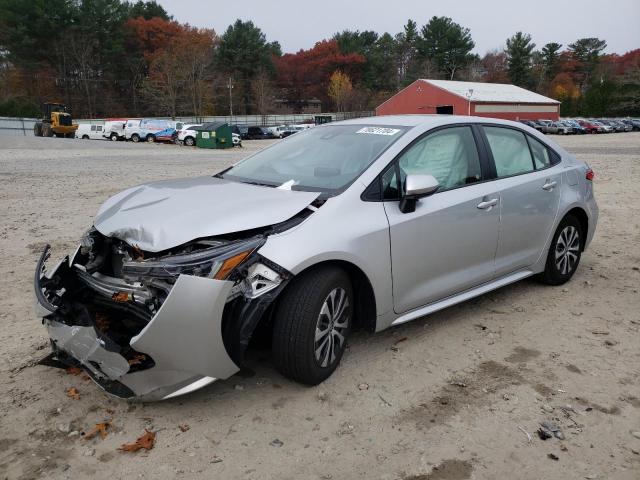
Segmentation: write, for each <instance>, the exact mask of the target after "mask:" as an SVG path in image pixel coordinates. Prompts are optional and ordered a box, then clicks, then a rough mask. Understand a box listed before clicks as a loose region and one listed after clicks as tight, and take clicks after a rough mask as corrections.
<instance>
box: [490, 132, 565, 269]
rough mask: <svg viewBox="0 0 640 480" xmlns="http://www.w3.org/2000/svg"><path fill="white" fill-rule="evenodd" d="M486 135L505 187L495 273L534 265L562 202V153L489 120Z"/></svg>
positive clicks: (498, 182)
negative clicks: (492, 123)
mask: <svg viewBox="0 0 640 480" xmlns="http://www.w3.org/2000/svg"><path fill="white" fill-rule="evenodd" d="M482 130H483V131H484V133H485V140H486V142H487V145H488V152H489V154H490V158H491V160H492V162H493V165H494V166H495V174H496V177H497V179H496V180H495V181H494V182H493V183H495V184H496V185H497V187H498V190H499V192H500V235H499V238H498V251H497V254H496V262H495V268H496V276H498V277H500V276H503V275H505V274H508V273H511V272H514V271H516V270H520V269H523V268H526V267H529V266H531V265H533V264H534V263H535V262H536V261H537V260H538V258H539V257H540V255H541V254H542V249H543V247H544V245H545V243H546V240H547V238H548V237H549V236H550V235H551V234H552V232H551V229H552V228H553V225H554V224H555V218H556V215H557V212H558V208H559V205H560V186H561V182H562V172H561V166H560V165H559V156H558V155H557V154H555V152H553V151H552V150H551V149H549V148H548V147H547V146H546V145H544V144H543V143H542V142H540V141H539V140H537V139H535V138H533V136H530V135H528V134H526V133H524V132H523V131H521V130H519V129H516V128H510V127H502V126H484V127H482Z"/></svg>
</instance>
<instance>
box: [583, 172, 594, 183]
mask: <svg viewBox="0 0 640 480" xmlns="http://www.w3.org/2000/svg"><path fill="white" fill-rule="evenodd" d="M595 176H596V174H595V173H594V172H593V170H591V169H588V170H587V174H586V175H585V178H586V179H587V180H589V181H590V182H592V181H593V177H595Z"/></svg>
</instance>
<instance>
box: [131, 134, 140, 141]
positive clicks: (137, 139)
mask: <svg viewBox="0 0 640 480" xmlns="http://www.w3.org/2000/svg"><path fill="white" fill-rule="evenodd" d="M131 141H133V143H138V142H139V141H140V135H138V134H137V133H134V134H133V135H131Z"/></svg>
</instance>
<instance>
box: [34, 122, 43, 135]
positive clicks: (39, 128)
mask: <svg viewBox="0 0 640 480" xmlns="http://www.w3.org/2000/svg"><path fill="white" fill-rule="evenodd" d="M33 134H34V135H35V136H36V137H41V136H42V122H36V123H34V124H33Z"/></svg>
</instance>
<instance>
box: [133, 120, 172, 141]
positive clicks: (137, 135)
mask: <svg viewBox="0 0 640 480" xmlns="http://www.w3.org/2000/svg"><path fill="white" fill-rule="evenodd" d="M167 128H175V129H176V130H180V129H181V128H182V123H181V122H177V123H176V122H174V121H172V120H159V119H157V118H143V119H142V120H127V123H126V124H125V127H124V136H125V138H126V139H127V140H131V141H133V142H140V141H143V142H154V141H155V136H154V134H155V133H157V132H160V131H162V130H166V129H167Z"/></svg>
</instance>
